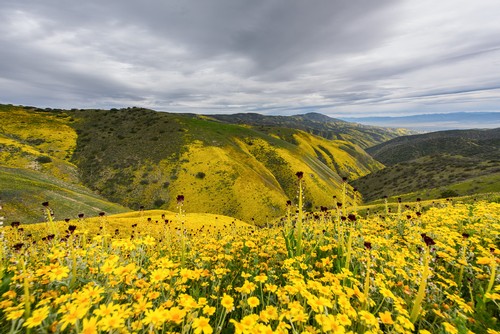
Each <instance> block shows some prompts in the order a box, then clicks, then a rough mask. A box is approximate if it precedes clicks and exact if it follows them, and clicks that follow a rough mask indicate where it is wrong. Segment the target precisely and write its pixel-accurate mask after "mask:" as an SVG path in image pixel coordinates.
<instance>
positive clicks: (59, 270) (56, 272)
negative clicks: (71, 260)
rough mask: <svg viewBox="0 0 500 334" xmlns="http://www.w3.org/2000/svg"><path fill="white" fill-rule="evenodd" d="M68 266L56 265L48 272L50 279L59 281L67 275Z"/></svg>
mask: <svg viewBox="0 0 500 334" xmlns="http://www.w3.org/2000/svg"><path fill="white" fill-rule="evenodd" d="M68 273H69V268H68V267H61V266H57V267H55V268H53V269H52V270H50V271H49V272H48V276H49V279H50V280H51V281H60V280H62V279H65V278H66V277H68Z"/></svg>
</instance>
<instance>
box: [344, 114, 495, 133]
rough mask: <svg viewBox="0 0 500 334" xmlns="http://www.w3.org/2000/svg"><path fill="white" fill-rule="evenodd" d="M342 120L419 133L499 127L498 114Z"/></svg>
mask: <svg viewBox="0 0 500 334" xmlns="http://www.w3.org/2000/svg"><path fill="white" fill-rule="evenodd" d="M342 119H343V120H345V121H349V122H356V123H362V124H369V125H375V126H383V127H396V128H405V129H410V130H415V131H420V132H432V131H442V130H458V129H483V128H489V129H491V128H498V127H500V112H455V113H446V114H422V115H410V116H392V117H342Z"/></svg>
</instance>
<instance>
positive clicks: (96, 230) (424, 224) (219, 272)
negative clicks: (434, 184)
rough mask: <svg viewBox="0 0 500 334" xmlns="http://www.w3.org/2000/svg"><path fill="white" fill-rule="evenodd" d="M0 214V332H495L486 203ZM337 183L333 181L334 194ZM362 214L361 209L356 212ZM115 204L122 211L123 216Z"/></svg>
mask: <svg viewBox="0 0 500 334" xmlns="http://www.w3.org/2000/svg"><path fill="white" fill-rule="evenodd" d="M297 177H298V179H299V192H300V193H299V196H298V200H297V202H298V203H296V204H292V203H291V202H289V203H288V211H287V212H284V213H283V218H282V219H280V220H277V221H274V222H272V223H267V224H264V225H262V226H260V227H258V226H255V225H249V224H246V223H243V222H240V221H228V220H224V221H223V220H222V219H215V218H214V219H211V220H210V221H208V220H207V221H206V222H203V220H196V221H195V220H194V219H193V220H190V218H189V215H188V214H186V213H185V212H184V211H183V201H184V197H183V196H179V197H178V198H177V200H178V212H177V213H175V214H171V215H170V216H168V214H167V215H166V213H165V212H163V211H161V210H156V211H141V212H139V213H137V212H136V213H134V214H122V215H121V217H122V218H123V219H121V220H120V219H118V218H117V217H120V215H118V216H116V217H115V216H107V215H106V214H105V213H102V214H100V215H99V217H94V218H86V217H84V216H83V215H82V216H80V217H79V218H78V219H71V220H66V221H53V220H52V211H57V208H51V207H50V203H43V204H44V205H43V206H41V208H40V209H43V210H45V212H46V213H47V217H48V220H47V222H46V223H41V224H33V225H23V224H20V223H17V222H13V223H12V224H10V223H6V224H5V225H6V226H4V227H2V228H1V232H0V233H1V241H0V242H1V243H0V246H1V247H0V259H1V261H0V274H1V282H0V295H1V301H0V319H1V320H0V332H1V333H85V334H95V333H116V334H118V333H186V334H187V333H196V334H199V333H204V334H210V333H269V334H271V333H452V334H454V333H500V324H499V320H498V319H499V317H500V284H499V280H500V276H499V270H498V269H499V268H498V265H499V262H500V245H499V240H500V204H498V203H488V202H482V201H478V202H475V203H473V204H460V203H454V202H451V201H448V202H440V203H436V204H433V205H428V206H426V207H424V206H423V203H421V202H413V203H407V205H406V206H403V205H402V203H399V205H398V209H397V210H392V212H390V211H389V210H388V209H387V208H385V209H384V207H383V206H381V208H380V210H379V211H378V212H375V211H372V212H371V213H370V212H369V211H366V210H364V211H363V210H362V208H358V207H356V206H354V205H348V204H347V203H346V200H345V198H344V199H342V202H341V203H339V204H338V205H336V204H335V203H334V204H333V209H331V210H330V209H328V208H321V210H319V211H318V212H316V213H305V212H303V210H302V197H303V194H302V182H303V179H302V177H303V175H301V174H299V173H297ZM344 193H345V192H344ZM361 212H362V213H361ZM127 215H128V216H127Z"/></svg>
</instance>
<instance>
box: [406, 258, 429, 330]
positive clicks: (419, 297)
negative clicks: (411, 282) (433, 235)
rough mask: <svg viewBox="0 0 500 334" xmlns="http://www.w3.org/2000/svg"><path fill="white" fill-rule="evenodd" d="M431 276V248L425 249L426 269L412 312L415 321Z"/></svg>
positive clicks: (411, 318) (411, 316)
mask: <svg viewBox="0 0 500 334" xmlns="http://www.w3.org/2000/svg"><path fill="white" fill-rule="evenodd" d="M428 276H429V249H426V250H424V271H423V272H422V279H421V280H420V286H419V287H418V292H417V297H416V298H415V303H414V304H413V308H412V310H411V313H410V321H411V322H412V323H415V321H417V319H418V315H419V313H420V305H421V304H422V300H423V299H424V297H425V288H426V287H427V277H428Z"/></svg>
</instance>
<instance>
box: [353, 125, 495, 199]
mask: <svg viewBox="0 0 500 334" xmlns="http://www.w3.org/2000/svg"><path fill="white" fill-rule="evenodd" d="M367 151H368V152H369V153H370V154H371V155H372V156H373V157H374V158H375V159H377V160H378V161H380V162H382V163H383V164H385V165H386V166H387V167H386V168H384V169H382V170H380V171H377V172H374V173H372V174H370V175H367V176H364V177H362V178H359V179H357V180H355V181H353V182H352V185H353V186H355V187H357V188H358V190H359V191H360V192H361V194H363V196H364V198H365V200H367V201H371V200H375V199H377V198H381V197H382V196H384V195H387V196H394V195H401V194H405V193H414V192H417V193H419V194H421V195H422V196H423V195H425V194H427V193H429V191H430V190H431V189H433V188H440V189H441V192H442V193H443V196H445V195H446V194H447V195H448V196H450V195H468V194H472V193H478V192H491V191H500V182H498V180H499V179H500V128H498V129H491V130H453V131H440V132H432V133H427V134H421V135H413V136H403V137H399V138H395V139H392V140H390V141H388V142H385V143H382V144H379V145H376V146H374V147H371V148H369V149H368V150H367ZM474 180H476V181H474ZM450 189H453V192H447V190H450ZM434 193H436V192H435V191H434Z"/></svg>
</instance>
